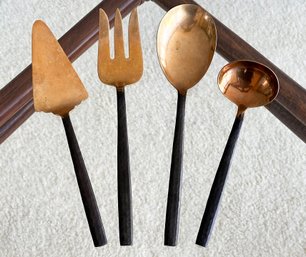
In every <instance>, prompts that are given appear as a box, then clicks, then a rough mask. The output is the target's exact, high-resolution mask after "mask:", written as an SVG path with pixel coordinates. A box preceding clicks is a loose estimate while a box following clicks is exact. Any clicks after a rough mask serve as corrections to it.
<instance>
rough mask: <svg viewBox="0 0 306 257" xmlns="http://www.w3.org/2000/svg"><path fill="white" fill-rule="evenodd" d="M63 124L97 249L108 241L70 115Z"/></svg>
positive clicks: (64, 119)
mask: <svg viewBox="0 0 306 257" xmlns="http://www.w3.org/2000/svg"><path fill="white" fill-rule="evenodd" d="M63 124H64V127H65V132H66V136H67V141H68V145H69V149H70V153H71V158H72V161H73V166H74V170H75V174H76V178H77V181H78V185H79V189H80V193H81V197H82V201H83V205H84V209H85V213H86V217H87V221H88V224H89V228H90V232H91V236H92V239H93V242H94V245H95V246H96V247H98V246H102V245H105V244H106V243H107V239H106V236H105V232H104V228H103V224H102V221H101V217H100V212H99V209H98V205H97V202H96V198H95V195H94V192H93V189H92V186H91V183H90V179H89V176H88V174H87V170H86V167H85V163H84V160H83V157H82V153H81V151H80V148H79V144H78V141H77V139H76V137H75V134H74V130H73V127H72V124H71V121H70V117H69V115H67V116H65V117H64V118H63Z"/></svg>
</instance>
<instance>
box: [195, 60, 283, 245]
mask: <svg viewBox="0 0 306 257" xmlns="http://www.w3.org/2000/svg"><path fill="white" fill-rule="evenodd" d="M218 85H219V88H220V90H221V92H222V93H223V94H224V95H225V96H226V97H227V98H228V99H229V100H231V101H232V102H233V103H235V104H236V105H237V106H238V112H237V115H236V119H235V122H234V124H233V127H232V131H231V133H230V136H229V138H228V141H227V144H226V146H225V149H224V152H223V155H222V158H221V161H220V164H219V167H218V170H217V173H216V176H215V179H214V182H213V185H212V188H211V190H210V194H209V197H208V200H207V203H206V208H205V212H204V215H203V218H202V222H201V226H200V230H199V232H198V236H197V240H196V244H198V245H201V246H204V247H205V246H206V244H207V241H208V239H209V234H210V231H211V228H212V226H213V222H214V217H215V214H216V211H217V209H218V205H219V201H220V198H221V195H222V191H223V187H224V184H225V180H226V176H227V173H228V170H229V167H230V163H231V158H232V155H233V151H234V148H235V145H236V141H237V139H238V136H239V132H240V128H241V125H242V122H243V117H244V112H245V110H246V109H247V108H251V107H258V106H263V105H266V104H269V103H271V102H272V101H273V100H274V99H275V97H276V96H277V94H278V91H279V83H278V79H277V77H276V75H275V74H274V72H273V71H272V70H270V69H269V68H268V67H266V66H264V65H263V64H260V63H257V62H253V61H235V62H232V63H229V64H227V65H226V66H224V67H223V68H222V69H221V71H220V72H219V75H218Z"/></svg>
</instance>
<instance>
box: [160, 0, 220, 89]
mask: <svg viewBox="0 0 306 257" xmlns="http://www.w3.org/2000/svg"><path fill="white" fill-rule="evenodd" d="M216 45H217V31H216V26H215V23H214V21H213V18H212V17H211V16H210V15H209V14H208V13H207V12H205V10H203V9H202V8H201V7H199V6H197V5H193V4H182V5H179V6H176V7H174V8H172V9H171V10H170V11H169V12H167V14H166V15H165V17H164V18H163V19H162V21H161V23H160V25H159V29H158V33H157V53H158V58H159V62H160V65H161V67H162V70H163V72H164V74H165V76H166V77H167V79H168V80H169V82H170V83H171V84H172V85H173V86H174V87H175V88H176V89H177V90H178V91H179V92H180V93H181V94H185V93H186V91H187V89H189V88H191V87H192V86H194V85H195V84H197V83H198V82H199V81H200V80H201V78H202V77H203V76H204V75H205V73H206V71H207V69H208V67H209V65H210V63H211V61H212V58H213V55H214V52H215V50H216Z"/></svg>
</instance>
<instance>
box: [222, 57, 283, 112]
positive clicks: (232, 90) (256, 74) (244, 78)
mask: <svg viewBox="0 0 306 257" xmlns="http://www.w3.org/2000/svg"><path fill="white" fill-rule="evenodd" d="M218 86H219V89H220V90H221V92H222V93H223V94H224V95H225V96H226V97H227V98H228V99H229V100H230V101H232V102H233V103H235V104H236V105H237V106H238V107H240V108H242V109H243V108H244V109H246V108H252V107H259V106H263V105H266V104H269V103H270V102H272V101H273V100H274V98H275V97H276V96H277V94H278V91H279V86H278V79H277V77H276V75H275V74H274V72H273V71H272V70H270V69H269V68H268V67H266V66H265V65H263V64H261V63H257V62H252V61H236V62H232V63H229V64H227V65H226V66H224V67H223V68H222V69H221V71H220V72H219V75H218Z"/></svg>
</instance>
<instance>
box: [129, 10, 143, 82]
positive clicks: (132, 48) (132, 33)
mask: <svg viewBox="0 0 306 257" xmlns="http://www.w3.org/2000/svg"><path fill="white" fill-rule="evenodd" d="M129 59H130V60H131V61H132V63H133V67H134V68H133V69H134V73H135V74H137V77H139V78H138V79H140V77H141V75H142V70H143V61H142V51H141V39H140V33H139V23H138V14H137V8H134V9H133V11H132V13H131V16H130V20H129ZM138 79H136V80H138Z"/></svg>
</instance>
